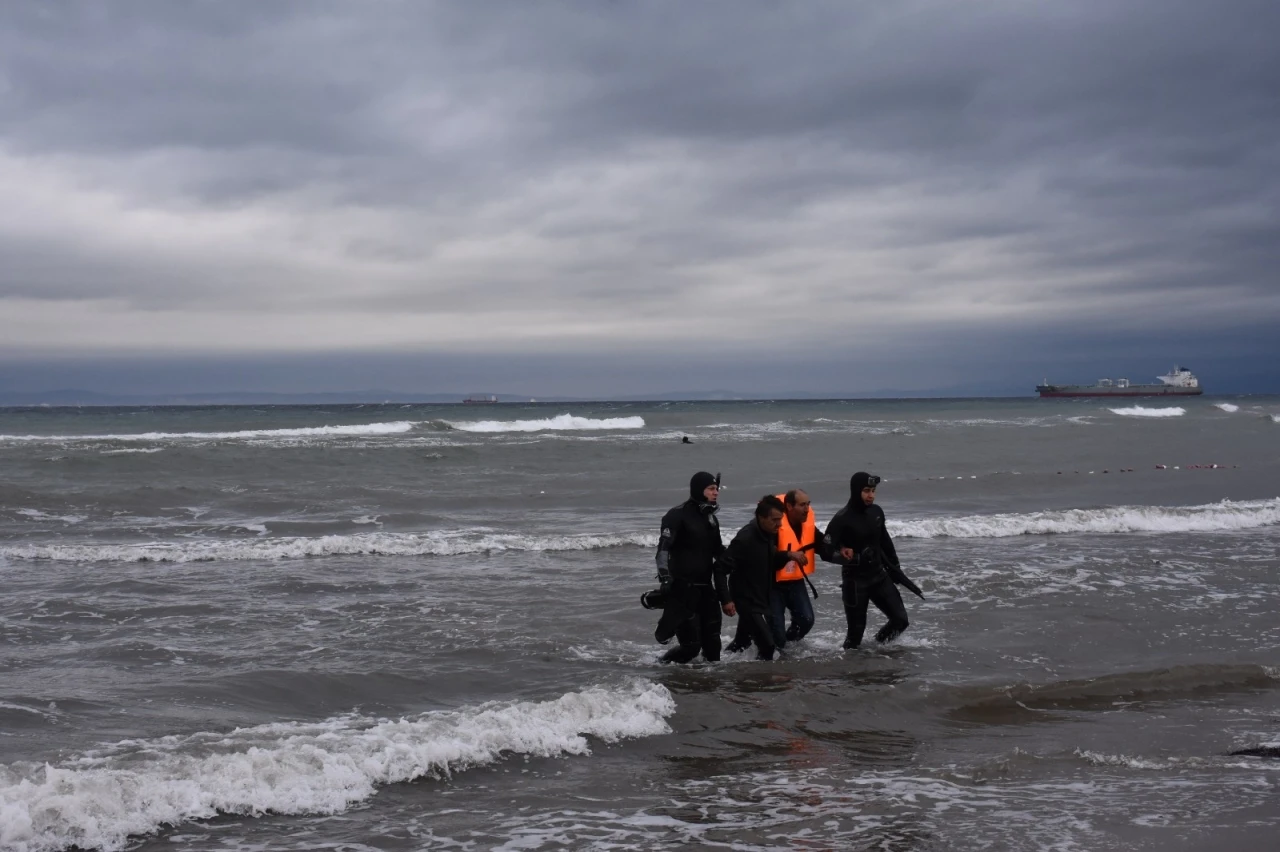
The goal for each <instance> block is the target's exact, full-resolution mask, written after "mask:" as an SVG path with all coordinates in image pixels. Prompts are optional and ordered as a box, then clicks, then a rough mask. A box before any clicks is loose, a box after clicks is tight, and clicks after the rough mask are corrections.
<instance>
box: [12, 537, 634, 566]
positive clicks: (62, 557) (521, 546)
mask: <svg viewBox="0 0 1280 852" xmlns="http://www.w3.org/2000/svg"><path fill="white" fill-rule="evenodd" d="M657 542H658V537H657V535H656V534H653V533H639V532H637V533H620V534H615V535H541V536H540V535H520V534H514V533H488V534H485V533H481V534H476V533H474V532H457V531H448V532H429V533H356V534H354V535H326V536H316V537H304V536H289V537H281V538H270V539H253V540H244V539H211V540H206V541H199V540H191V539H182V540H180V541H174V542H147V543H145V544H50V545H19V546H7V547H0V557H3V558H8V559H30V560H49V561H52V562H214V561H217V562H243V561H249V560H278V559H305V558H308V557H322V556H456V555H459V554H466V553H486V552H502V551H515V552H537V551H571V550H601V549H603V548H608V547H620V546H623V545H639V546H642V547H654V546H656V545H657Z"/></svg>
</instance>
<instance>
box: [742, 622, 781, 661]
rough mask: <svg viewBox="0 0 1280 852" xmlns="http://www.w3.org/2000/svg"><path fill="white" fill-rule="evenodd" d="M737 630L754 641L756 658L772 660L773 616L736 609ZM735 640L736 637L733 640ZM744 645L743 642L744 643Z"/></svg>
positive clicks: (773, 648)
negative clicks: (756, 652)
mask: <svg viewBox="0 0 1280 852" xmlns="http://www.w3.org/2000/svg"><path fill="white" fill-rule="evenodd" d="M738 630H739V632H745V633H746V634H747V635H748V636H750V637H751V640H752V641H754V642H755V643H756V650H757V651H758V652H759V653H758V654H757V655H756V659H757V660H772V659H773V652H774V650H775V646H774V642H773V618H772V617H771V616H770V615H768V614H766V613H763V612H743V611H742V610H738ZM733 641H735V642H737V641H738V640H737V638H736V637H735V638H734V640H733ZM744 647H745V643H744Z"/></svg>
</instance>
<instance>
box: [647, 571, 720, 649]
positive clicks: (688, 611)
mask: <svg viewBox="0 0 1280 852" xmlns="http://www.w3.org/2000/svg"><path fill="white" fill-rule="evenodd" d="M672 634H674V635H675V637H676V642H677V643H678V644H677V645H676V647H674V648H672V649H671V650H670V651H668V652H667V653H665V654H663V655H662V662H664V663H687V662H689V661H690V660H692V659H693V658H694V657H696V656H698V653H699V652H701V653H702V658H703V659H704V660H706V661H707V662H715V661H716V660H718V659H720V599H719V598H717V597H716V590H715V589H714V588H712V587H711V586H710V585H705V586H703V585H693V584H690V583H684V582H681V581H679V580H677V581H676V583H675V585H674V587H673V588H672V589H671V595H670V597H668V598H667V605H666V608H664V609H663V611H662V618H661V619H659V621H658V629H657V630H656V631H655V632H654V637H655V638H656V639H657V640H658V641H659V642H663V643H665V642H667V641H669V640H670V639H671V636H672Z"/></svg>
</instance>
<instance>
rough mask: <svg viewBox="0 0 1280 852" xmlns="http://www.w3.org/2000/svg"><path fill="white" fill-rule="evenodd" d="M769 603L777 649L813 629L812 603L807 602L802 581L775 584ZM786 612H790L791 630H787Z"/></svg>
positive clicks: (807, 594) (807, 592)
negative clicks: (771, 606)
mask: <svg viewBox="0 0 1280 852" xmlns="http://www.w3.org/2000/svg"><path fill="white" fill-rule="evenodd" d="M771 603H772V604H773V618H772V622H773V624H772V625H771V626H772V627H773V642H774V644H775V645H777V646H778V647H779V648H781V647H783V646H784V645H786V644H787V640H788V639H790V640H791V641H793V642H794V641H795V640H797V639H803V638H804V635H805V634H806V633H808V632H809V631H810V630H811V629H812V628H813V601H811V600H809V590H808V589H807V588H806V587H805V582H804V580H787V581H786V582H785V583H776V584H775V585H774V587H773V595H772V600H771ZM787 611H790V612H791V629H790V630H788V629H787V624H786V621H787V616H786V613H787Z"/></svg>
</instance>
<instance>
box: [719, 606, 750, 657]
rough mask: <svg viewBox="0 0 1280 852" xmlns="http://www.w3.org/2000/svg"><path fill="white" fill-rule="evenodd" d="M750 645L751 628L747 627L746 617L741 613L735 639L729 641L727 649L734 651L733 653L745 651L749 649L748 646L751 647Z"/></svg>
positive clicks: (734, 635) (734, 634)
mask: <svg viewBox="0 0 1280 852" xmlns="http://www.w3.org/2000/svg"><path fill="white" fill-rule="evenodd" d="M750 647H751V630H750V629H749V628H748V627H747V620H746V618H744V617H743V616H742V614H741V613H739V614H738V627H737V629H736V630H734V632H733V641H732V642H730V643H729V645H728V647H726V648H725V650H726V651H732V652H733V653H735V654H736V653H739V652H741V651H745V650H747V648H750Z"/></svg>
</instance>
